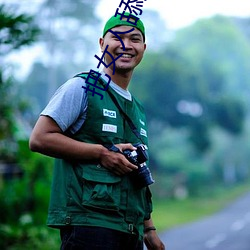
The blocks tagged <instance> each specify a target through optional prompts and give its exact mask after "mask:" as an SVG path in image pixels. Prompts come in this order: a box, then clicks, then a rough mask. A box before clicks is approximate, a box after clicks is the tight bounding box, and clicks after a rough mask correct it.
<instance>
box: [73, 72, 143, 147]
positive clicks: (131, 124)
mask: <svg viewBox="0 0 250 250" xmlns="http://www.w3.org/2000/svg"><path fill="white" fill-rule="evenodd" d="M88 73H89V72H82V73H80V74H77V75H75V76H74V77H81V78H83V79H85V80H86V78H87V76H85V75H87V74H88ZM98 81H99V82H100V83H101V84H102V85H105V83H104V81H103V80H102V79H101V78H100V77H99V79H98ZM107 92H108V94H109V96H110V98H111V99H112V101H113V102H114V104H115V105H116V107H117V108H118V110H119V111H120V113H121V114H122V116H123V117H124V119H125V120H126V121H127V123H128V125H129V127H130V129H131V130H132V132H133V133H134V134H135V136H136V137H137V138H138V139H139V140H140V141H141V142H142V143H143V144H144V142H143V141H142V139H141V136H140V133H139V131H138V130H137V128H136V126H135V125H134V123H133V121H132V120H131V119H130V117H129V116H128V115H127V114H126V113H125V112H124V111H123V109H122V108H121V106H120V104H119V103H118V101H117V99H116V97H115V96H114V94H113V93H112V92H111V91H110V90H109V88H108V89H107Z"/></svg>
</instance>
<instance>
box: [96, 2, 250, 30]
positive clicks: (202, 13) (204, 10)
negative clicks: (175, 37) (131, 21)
mask: <svg viewBox="0 0 250 250" xmlns="http://www.w3.org/2000/svg"><path fill="white" fill-rule="evenodd" d="M107 2H108V6H107ZM120 2H121V1H120V0H101V1H100V4H99V6H98V8H97V13H98V14H99V16H100V17H101V18H102V19H104V20H106V19H108V18H109V17H110V16H112V14H114V13H115V11H116V9H117V8H118V6H119V4H120ZM124 2H127V1H124ZM122 6H124V4H123V5H122ZM122 6H121V8H122ZM121 8H120V9H121ZM144 9H151V10H152V9H153V10H156V11H158V12H159V13H160V15H161V17H162V18H163V19H164V20H165V23H166V27H167V28H168V29H179V28H182V27H185V26H188V25H190V24H192V23H193V22H195V21H196V20H197V19H199V18H204V17H211V16H213V15H215V14H222V15H225V16H242V17H250V0H174V1H173V0H171V1H170V0H144V1H143V8H142V10H144ZM103 10H105V11H103ZM142 19H143V13H142Z"/></svg>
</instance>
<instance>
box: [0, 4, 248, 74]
mask: <svg viewBox="0 0 250 250" xmlns="http://www.w3.org/2000/svg"><path fill="white" fill-rule="evenodd" d="M30 1H31V0H19V3H21V4H23V5H24V6H27V7H29V8H28V9H29V10H32V8H30V7H32V6H30ZM41 1H42V0H32V2H33V3H40V2H41ZM89 1H91V0H89ZM141 1H143V7H142V10H146V9H151V10H156V11H158V12H159V14H160V16H161V17H162V19H163V20H164V21H165V26H166V28H167V29H168V30H176V29H180V28H183V27H185V26H188V25H191V24H192V23H194V22H195V21H196V20H198V19H200V18H205V17H206V18H207V17H211V16H213V15H215V14H222V15H225V16H240V17H250V0H174V1H173V0H171V1H170V0H141ZM12 2H17V0H0V3H8V4H10V3H12ZM120 2H121V0H100V3H99V5H98V6H97V7H96V14H97V16H99V18H100V19H101V20H102V22H103V24H104V23H105V21H106V20H107V19H108V18H109V17H111V16H112V15H114V14H115V11H116V9H117V8H118V7H119V4H120ZM124 2H127V1H126V0H124ZM34 6H35V4H34V5H33V7H34ZM122 8H124V5H123V6H121V8H120V10H122ZM141 18H142V19H143V13H142V16H141ZM20 53H22V55H11V57H10V60H12V61H17V62H18V60H19V58H26V59H25V64H24V63H23V61H22V67H21V70H20V68H19V73H20V72H23V75H24V76H25V75H26V74H27V73H28V71H29V69H30V66H31V65H32V63H33V61H34V60H35V59H36V58H38V57H39V56H41V55H42V53H43V51H41V48H39V47H35V48H34V49H33V50H32V53H31V49H30V48H29V50H27V51H21V52H20Z"/></svg>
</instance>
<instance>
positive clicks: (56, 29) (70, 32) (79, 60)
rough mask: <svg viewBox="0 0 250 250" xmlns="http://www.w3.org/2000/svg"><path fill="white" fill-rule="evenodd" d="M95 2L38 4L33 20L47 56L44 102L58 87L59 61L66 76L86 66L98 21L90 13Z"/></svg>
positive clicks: (55, 0)
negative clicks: (35, 22)
mask: <svg viewBox="0 0 250 250" xmlns="http://www.w3.org/2000/svg"><path fill="white" fill-rule="evenodd" d="M97 3H98V0H92V1H88V0H74V1H71V0H65V1H60V0H45V1H44V2H43V3H42V4H41V6H40V9H39V11H38V13H37V18H36V19H37V23H38V24H39V26H40V28H41V30H42V34H41V42H42V43H43V45H45V53H47V55H48V57H47V58H48V61H47V65H46V66H47V67H48V80H47V82H48V83H49V85H48V93H47V101H48V99H50V97H51V95H52V94H53V93H54V91H55V90H56V88H57V87H58V86H59V85H60V84H61V83H59V82H58V80H59V77H58V75H57V74H56V73H57V71H58V70H57V67H61V65H62V62H63V63H66V64H65V65H64V71H65V72H66V73H68V74H70V75H72V74H73V72H74V74H75V73H76V72H78V71H80V70H82V67H83V66H89V65H90V63H89V62H90V61H91V60H90V59H89V58H90V55H89V52H91V51H92V49H93V44H94V45H97V43H94V42H93V41H98V40H97V37H96V35H97V34H98V32H96V31H97V28H98V23H99V19H98V18H97V17H96V16H95V12H94V11H95V6H96V5H97ZM86 57H88V60H86ZM93 59H94V54H93ZM59 65H60V66H59Z"/></svg>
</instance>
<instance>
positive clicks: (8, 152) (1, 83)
mask: <svg viewBox="0 0 250 250" xmlns="http://www.w3.org/2000/svg"><path fill="white" fill-rule="evenodd" d="M38 34H39V29H38V27H37V26H36V25H35V24H34V23H33V18H32V16H29V15H25V14H18V15H16V14H14V13H13V11H12V10H10V8H8V7H7V6H5V5H3V4H2V5H0V58H4V56H6V55H7V54H8V53H10V52H11V51H13V50H17V49H19V48H21V47H23V46H26V45H30V44H32V43H33V42H34V41H35V39H36V38H37V36H38ZM2 60H3V59H2ZM0 65H1V66H0V113H1V118H0V160H1V159H5V160H13V158H15V154H14V152H13V151H15V147H14V146H13V147H12V145H14V144H15V139H14V132H15V124H16V123H15V118H16V115H17V110H18V108H19V107H20V105H19V104H20V102H18V95H17V94H16V92H15V90H16V87H17V86H14V83H13V78H11V77H10V76H8V75H7V73H6V74H5V70H6V69H7V67H6V66H5V68H3V66H2V65H3V64H2V63H1V64H0ZM1 67H2V68H1ZM9 74H10V73H9Z"/></svg>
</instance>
